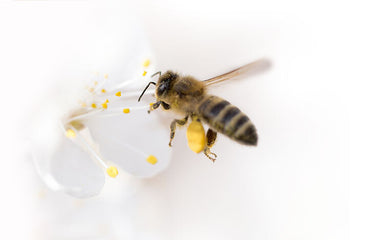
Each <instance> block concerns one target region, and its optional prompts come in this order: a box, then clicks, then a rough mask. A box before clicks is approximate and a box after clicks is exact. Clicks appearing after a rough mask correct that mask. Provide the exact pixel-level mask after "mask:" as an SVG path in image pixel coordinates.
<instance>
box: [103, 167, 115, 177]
mask: <svg viewBox="0 0 369 240" xmlns="http://www.w3.org/2000/svg"><path fill="white" fill-rule="evenodd" d="M106 173H107V174H108V175H109V176H110V177H112V178H115V177H116V176H117V175H118V169H117V168H116V167H114V166H110V167H108V168H107V169H106Z"/></svg>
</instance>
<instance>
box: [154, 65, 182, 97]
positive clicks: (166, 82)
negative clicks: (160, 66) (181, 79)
mask: <svg viewBox="0 0 369 240" xmlns="http://www.w3.org/2000/svg"><path fill="white" fill-rule="evenodd" d="M177 78H178V74H176V73H174V72H172V71H167V72H165V73H164V74H163V75H161V76H160V77H159V80H158V83H157V84H156V86H157V87H156V96H157V97H158V98H162V97H165V96H166V95H167V93H168V91H170V90H171V89H172V86H173V82H174V80H175V79H177Z"/></svg>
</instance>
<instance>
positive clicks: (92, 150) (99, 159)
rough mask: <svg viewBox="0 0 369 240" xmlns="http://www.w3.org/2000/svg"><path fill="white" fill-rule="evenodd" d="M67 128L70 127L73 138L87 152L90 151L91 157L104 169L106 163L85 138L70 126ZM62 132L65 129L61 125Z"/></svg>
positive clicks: (106, 166)
mask: <svg viewBox="0 0 369 240" xmlns="http://www.w3.org/2000/svg"><path fill="white" fill-rule="evenodd" d="M68 128H69V129H72V130H73V131H74V133H75V136H76V137H75V138H74V139H75V140H79V142H80V143H81V144H82V145H83V147H85V148H86V150H87V151H88V153H90V154H91V155H92V157H94V158H95V159H96V160H97V161H98V163H100V164H101V166H102V167H104V168H105V169H107V168H108V165H107V164H106V162H105V161H104V160H103V159H102V157H101V156H100V155H99V154H98V153H97V152H96V151H95V149H94V148H93V147H92V146H91V144H90V143H88V142H87V140H86V139H85V138H84V137H83V136H82V135H81V134H80V133H79V132H78V131H77V130H76V129H75V128H74V127H72V126H68ZM63 129H64V132H65V131H66V129H65V127H64V126H63Z"/></svg>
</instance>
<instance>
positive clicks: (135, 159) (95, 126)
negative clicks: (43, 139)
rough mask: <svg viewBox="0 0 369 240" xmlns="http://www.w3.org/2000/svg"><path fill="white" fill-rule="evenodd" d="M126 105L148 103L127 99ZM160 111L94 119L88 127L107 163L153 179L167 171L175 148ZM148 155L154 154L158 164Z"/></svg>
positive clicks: (135, 112)
mask: <svg viewBox="0 0 369 240" xmlns="http://www.w3.org/2000/svg"><path fill="white" fill-rule="evenodd" d="M126 104H127V106H129V105H131V106H132V105H133V104H135V105H142V104H144V103H139V104H138V103H137V99H136V98H135V99H132V100H130V101H128V100H127V101H126ZM122 109H123V107H122ZM159 111H160V110H158V111H157V112H152V113H151V114H148V113H147V111H146V110H140V111H132V112H131V113H129V114H123V113H122V114H121V116H115V117H104V118H94V119H92V120H89V121H88V123H87V125H88V126H89V129H90V132H91V135H92V136H93V138H94V139H95V141H96V143H98V145H99V148H100V152H101V154H102V155H103V156H104V158H105V159H106V160H107V161H111V162H114V163H116V164H118V166H119V167H120V168H122V169H123V170H125V171H127V172H129V173H131V174H133V175H135V176H140V177H151V176H153V175H156V174H158V173H159V172H161V171H162V170H164V169H165V168H166V167H167V166H168V164H169V161H170V158H171V148H170V147H169V146H168V142H169V124H167V123H166V122H165V121H164V122H163V119H162V118H161V115H160V112H159ZM127 145H130V146H127ZM132 147H133V148H136V151H135V150H132ZM137 151H139V152H142V153H145V154H146V155H142V154H140V153H137ZM148 155H154V156H155V157H156V158H157V160H158V162H157V163H156V164H150V163H148V162H147V161H146V157H147V156H148Z"/></svg>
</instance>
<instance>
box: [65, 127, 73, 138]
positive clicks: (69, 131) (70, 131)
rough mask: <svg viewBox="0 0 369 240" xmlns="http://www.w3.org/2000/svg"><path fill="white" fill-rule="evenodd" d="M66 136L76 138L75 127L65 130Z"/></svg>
mask: <svg viewBox="0 0 369 240" xmlns="http://www.w3.org/2000/svg"><path fill="white" fill-rule="evenodd" d="M65 136H66V137H67V138H75V137H76V132H75V131H74V130H73V129H71V128H69V129H68V130H67V131H65Z"/></svg>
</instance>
